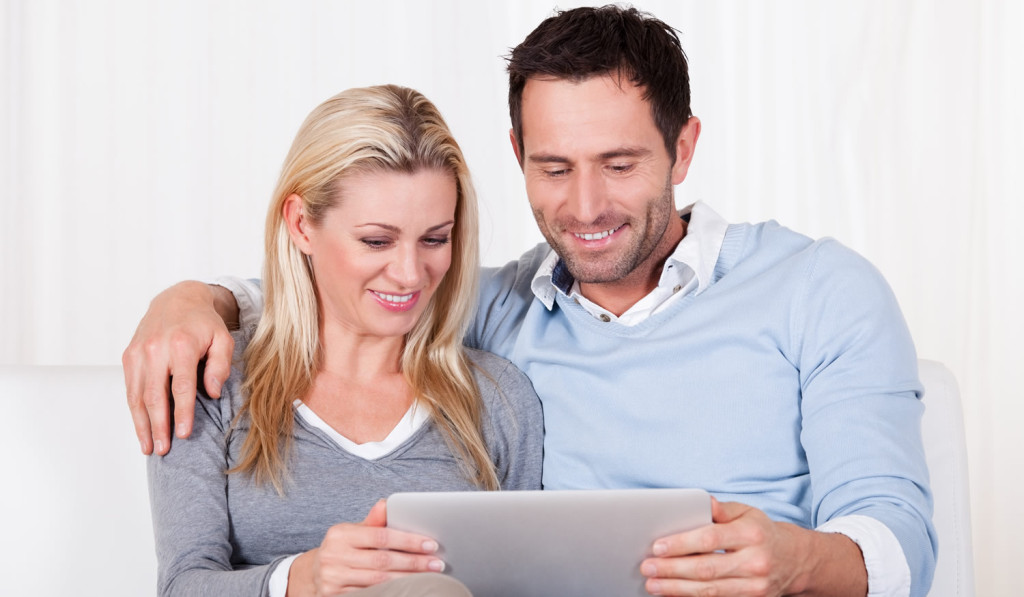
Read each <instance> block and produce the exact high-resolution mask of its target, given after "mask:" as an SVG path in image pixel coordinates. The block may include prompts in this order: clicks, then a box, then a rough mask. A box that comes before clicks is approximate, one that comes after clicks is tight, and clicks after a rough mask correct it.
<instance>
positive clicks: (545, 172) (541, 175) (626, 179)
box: [513, 76, 699, 284]
mask: <svg viewBox="0 0 1024 597" xmlns="http://www.w3.org/2000/svg"><path fill="white" fill-rule="evenodd" d="M642 93H643V92H642V90H641V89H639V88H637V87H636V86H634V85H633V84H632V83H630V82H629V81H628V80H620V79H618V78H616V77H612V76H601V77H592V78H590V79H587V80H585V81H582V82H571V81H565V80H554V79H530V80H529V81H528V82H527V83H526V87H525V88H524V90H523V103H522V122H523V129H522V130H523V152H522V153H523V155H519V156H518V157H519V159H520V163H521V164H522V166H523V173H524V176H525V178H526V193H527V195H528V196H529V198H530V206H531V208H532V209H533V214H534V217H535V218H536V219H537V225H538V226H539V227H540V230H541V233H542V234H543V235H544V237H545V238H546V239H547V241H548V243H549V244H550V245H551V247H552V248H553V249H554V250H555V251H556V252H557V253H558V254H559V256H560V257H561V258H562V259H563V260H564V261H565V264H566V266H567V267H568V269H569V272H570V273H571V274H572V275H573V277H574V278H576V280H578V281H579V282H580V283H581V284H608V283H616V282H622V281H625V280H626V279H627V278H629V277H630V275H631V274H634V273H636V272H638V271H640V270H643V271H644V272H646V271H649V270H650V266H651V262H652V261H654V262H658V261H660V260H662V259H664V257H665V256H666V255H667V254H668V253H669V252H671V249H672V248H673V247H674V244H675V242H678V240H679V239H678V238H675V239H674V240H672V241H671V246H669V247H668V248H667V250H666V248H665V246H664V244H665V237H666V230H667V229H668V228H669V226H670V223H671V222H672V218H675V217H676V215H675V205H674V200H673V191H672V185H673V184H677V183H678V182H681V181H682V179H683V177H685V175H686V167H685V165H684V166H683V167H682V168H674V167H673V163H672V161H671V159H670V158H669V154H668V151H666V149H665V144H664V140H663V137H662V135H661V133H660V131H659V130H658V128H657V126H655V124H654V119H653V117H652V116H651V110H650V104H648V103H647V102H646V101H644V99H643V96H642ZM696 126H697V128H698V130H699V124H697V125H696ZM684 131H685V128H684ZM694 141H695V139H694ZM513 145H515V143H514V142H513ZM683 150H684V152H685V153H686V155H685V156H683V158H684V161H685V163H686V165H688V164H689V156H690V155H691V154H692V147H691V148H683ZM517 153H518V152H517ZM677 162H678V160H677ZM646 276H647V274H646V273H644V274H643V277H644V280H646ZM638 282H639V280H638Z"/></svg>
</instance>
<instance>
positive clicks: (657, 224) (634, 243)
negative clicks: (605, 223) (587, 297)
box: [533, 181, 675, 284]
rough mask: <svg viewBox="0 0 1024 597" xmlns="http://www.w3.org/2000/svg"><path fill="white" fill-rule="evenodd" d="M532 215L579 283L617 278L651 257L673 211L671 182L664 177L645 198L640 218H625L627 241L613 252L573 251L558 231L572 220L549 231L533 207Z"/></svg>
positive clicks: (538, 212)
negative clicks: (651, 196) (662, 184)
mask: <svg viewBox="0 0 1024 597" xmlns="http://www.w3.org/2000/svg"><path fill="white" fill-rule="evenodd" d="M533 215H534V218H536V220H537V224H538V226H539V227H540V230H541V233H542V234H543V235H544V238H546V239H547V241H548V244H549V245H550V246H551V248H552V249H554V250H555V253H558V256H559V257H560V258H561V259H562V262H563V263H565V267H566V268H567V269H568V270H569V273H570V274H572V277H573V278H574V279H575V280H576V281H577V282H580V283H582V284H607V283H609V282H617V281H619V280H622V279H624V278H626V277H628V276H629V275H630V274H632V273H633V272H634V271H636V269H637V268H638V267H639V266H640V265H641V264H643V263H644V262H646V261H647V260H648V259H650V258H651V254H652V253H654V250H655V249H656V248H657V247H658V244H659V243H660V242H661V239H662V237H664V235H665V231H666V230H668V225H669V221H670V218H671V217H672V216H674V215H675V202H674V198H673V196H672V183H671V181H666V184H665V188H664V190H663V191H662V193H661V195H660V196H658V197H656V198H654V199H651V200H649V201H648V202H647V210H646V212H645V214H644V217H643V219H642V220H637V219H636V218H632V219H630V220H628V221H627V222H626V224H627V225H628V232H629V234H630V236H629V239H628V240H629V242H628V244H627V245H626V246H625V247H622V248H620V249H618V250H617V251H615V252H614V253H607V252H603V251H602V252H599V253H595V254H593V255H590V256H583V255H580V254H575V253H573V251H572V250H570V247H568V246H566V243H565V242H563V238H564V237H563V236H562V231H563V230H565V228H566V225H568V226H574V225H575V224H576V222H566V225H562V224H556V226H557V229H556V231H554V232H552V230H551V228H550V227H549V226H548V225H547V223H546V222H545V220H544V217H543V215H542V214H541V213H540V211H538V210H534V213H533ZM601 220H602V218H598V219H597V220H596V221H595V222H594V223H595V224H597V226H596V227H598V228H600V227H601V226H602V222H601ZM568 242H569V243H571V242H572V241H571V240H570V241H568Z"/></svg>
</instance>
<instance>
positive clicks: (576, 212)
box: [568, 168, 608, 224]
mask: <svg viewBox="0 0 1024 597" xmlns="http://www.w3.org/2000/svg"><path fill="white" fill-rule="evenodd" d="M568 207H569V212H570V215H572V217H573V218H575V219H576V220H578V221H579V222H581V223H584V224H586V223H589V222H593V221H595V220H597V219H598V218H599V217H600V216H601V214H603V213H604V212H605V211H606V210H607V208H608V195H607V188H606V187H605V181H604V179H603V178H602V177H601V173H600V172H599V171H597V170H596V169H589V168H587V169H580V170H578V171H577V172H576V176H575V177H573V180H572V183H571V184H570V189H569V201H568Z"/></svg>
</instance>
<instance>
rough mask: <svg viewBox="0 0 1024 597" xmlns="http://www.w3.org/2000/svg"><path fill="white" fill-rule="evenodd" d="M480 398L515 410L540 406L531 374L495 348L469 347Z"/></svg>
mask: <svg viewBox="0 0 1024 597" xmlns="http://www.w3.org/2000/svg"><path fill="white" fill-rule="evenodd" d="M465 350H466V356H467V357H468V358H469V361H470V364H471V369H472V371H473V377H474V378H475V379H476V385H477V388H478V389H479V390H480V398H481V400H482V401H483V402H484V404H485V405H486V406H487V407H489V408H490V407H492V406H493V405H494V404H495V403H499V404H502V405H504V406H506V408H507V407H509V406H511V408H512V409H513V410H515V411H521V410H524V409H526V410H533V409H537V410H538V411H539V409H540V402H539V399H538V398H537V393H536V392H535V391H534V389H533V384H532V383H531V382H530V378H528V377H527V376H526V374H525V373H523V372H522V371H521V370H520V369H519V367H516V365H515V364H514V363H512V362H511V361H509V360H508V359H506V358H504V357H500V356H498V355H496V354H494V353H492V352H487V351H484V350H477V349H475V348H467V349H465Z"/></svg>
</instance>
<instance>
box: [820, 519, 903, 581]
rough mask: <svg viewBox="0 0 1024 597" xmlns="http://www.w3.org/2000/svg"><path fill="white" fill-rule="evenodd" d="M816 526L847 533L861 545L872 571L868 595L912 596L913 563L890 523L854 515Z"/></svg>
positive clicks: (869, 568) (869, 578) (830, 531)
mask: <svg viewBox="0 0 1024 597" xmlns="http://www.w3.org/2000/svg"><path fill="white" fill-rule="evenodd" d="M815 530H817V531H820V532H822V533H840V534H842V535H846V536H847V537H849V538H850V539H851V540H852V541H853V542H854V543H856V544H857V546H858V547H860V552H861V554H862V555H863V556H864V566H865V568H867V572H868V597H909V595H910V566H908V565H907V557H906V556H905V555H904V554H903V547H902V546H900V542H899V540H898V539H897V538H896V535H894V534H893V532H892V531H891V530H889V527H887V526H885V525H884V524H882V523H881V522H880V521H878V520H876V519H874V518H871V517H868V516H860V515H850V516H840V517H837V518H833V519H832V520H829V521H828V522H826V523H825V524H823V525H821V526H819V527H818V528H817V529H815Z"/></svg>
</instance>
